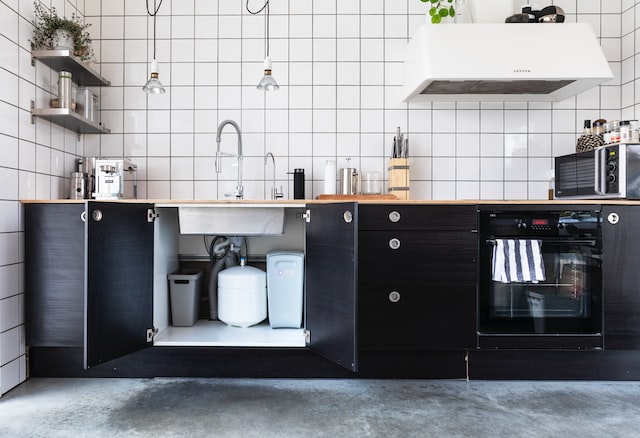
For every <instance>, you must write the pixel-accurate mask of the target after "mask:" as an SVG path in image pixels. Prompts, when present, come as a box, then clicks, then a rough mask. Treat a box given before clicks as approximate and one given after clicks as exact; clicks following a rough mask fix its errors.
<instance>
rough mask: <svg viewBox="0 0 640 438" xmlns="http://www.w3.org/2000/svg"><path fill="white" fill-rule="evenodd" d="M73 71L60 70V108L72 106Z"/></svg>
mask: <svg viewBox="0 0 640 438" xmlns="http://www.w3.org/2000/svg"><path fill="white" fill-rule="evenodd" d="M71 78H72V77H71V72H68V71H61V72H58V105H59V107H60V108H71V101H72V96H71V84H72V80H71Z"/></svg>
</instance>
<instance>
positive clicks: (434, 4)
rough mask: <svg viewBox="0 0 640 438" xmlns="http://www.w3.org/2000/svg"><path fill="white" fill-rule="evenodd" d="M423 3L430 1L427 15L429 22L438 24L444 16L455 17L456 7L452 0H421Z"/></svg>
mask: <svg viewBox="0 0 640 438" xmlns="http://www.w3.org/2000/svg"><path fill="white" fill-rule="evenodd" d="M421 1H422V2H423V3H431V9H429V15H430V16H431V22H432V23H433V24H438V23H440V22H441V21H442V19H443V18H446V17H455V16H456V8H455V7H454V6H453V0H421Z"/></svg>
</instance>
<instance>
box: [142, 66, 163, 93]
mask: <svg viewBox="0 0 640 438" xmlns="http://www.w3.org/2000/svg"><path fill="white" fill-rule="evenodd" d="M149 66H150V67H149V71H150V72H151V73H150V77H149V80H148V81H147V83H146V84H144V86H143V87H142V90H143V91H145V92H147V93H150V94H163V93H164V92H165V89H164V87H163V86H162V82H160V79H158V76H160V75H159V73H158V70H159V68H158V61H157V60H156V59H154V60H153V61H151V64H149Z"/></svg>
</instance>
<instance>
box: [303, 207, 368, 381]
mask: <svg viewBox="0 0 640 438" xmlns="http://www.w3.org/2000/svg"><path fill="white" fill-rule="evenodd" d="M307 213H308V216H307V224H306V242H305V260H306V262H305V272H306V275H305V277H306V278H305V285H306V294H305V296H306V300H305V328H306V330H307V334H308V338H307V339H308V340H307V343H308V346H309V348H310V349H312V350H314V351H315V352H317V353H318V354H320V355H322V356H324V357H326V358H328V359H330V360H332V361H334V362H336V363H338V364H340V365H342V366H343V367H345V368H348V369H350V370H352V371H357V369H358V334H357V327H358V318H357V309H358V301H357V293H358V288H357V284H358V269H357V268H358V266H357V265H358V256H357V251H358V242H357V238H358V237H357V236H358V204H356V203H353V202H350V203H335V204H334V203H332V204H318V205H314V204H311V205H308V206H307Z"/></svg>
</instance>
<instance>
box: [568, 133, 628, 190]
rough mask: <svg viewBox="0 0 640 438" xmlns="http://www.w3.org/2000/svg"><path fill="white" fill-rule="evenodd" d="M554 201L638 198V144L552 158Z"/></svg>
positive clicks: (602, 147)
mask: <svg viewBox="0 0 640 438" xmlns="http://www.w3.org/2000/svg"><path fill="white" fill-rule="evenodd" d="M555 198H564V199H567V198H569V199H570V198H574V199H589V198H594V199H597V198H625V199H640V144H626V143H621V144H612V145H607V146H601V147H599V148H596V149H594V150H591V151H587V152H579V153H575V154H569V155H562V156H560V157H556V158H555Z"/></svg>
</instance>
